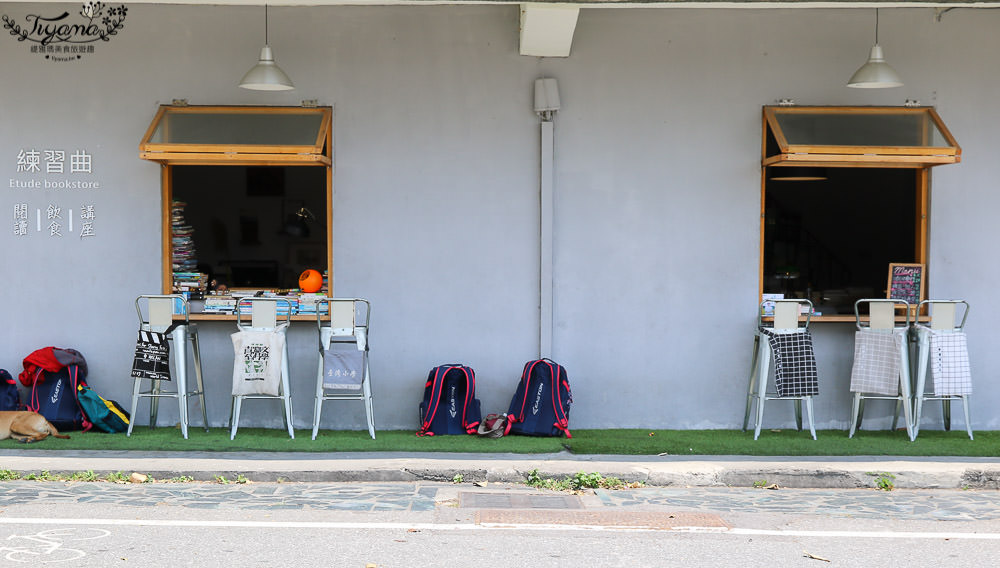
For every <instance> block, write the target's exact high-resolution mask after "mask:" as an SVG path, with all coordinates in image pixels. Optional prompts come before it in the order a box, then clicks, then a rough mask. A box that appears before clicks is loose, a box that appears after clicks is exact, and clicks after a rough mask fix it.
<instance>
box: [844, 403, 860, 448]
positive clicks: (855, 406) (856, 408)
mask: <svg viewBox="0 0 1000 568" xmlns="http://www.w3.org/2000/svg"><path fill="white" fill-rule="evenodd" d="M860 417H861V393H859V392H856V393H854V402H853V403H852V404H851V430H850V432H848V434H847V437H848V438H853V437H854V432H855V431H857V429H858V426H859V424H860Z"/></svg>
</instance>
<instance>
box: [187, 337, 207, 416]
mask: <svg viewBox="0 0 1000 568" xmlns="http://www.w3.org/2000/svg"><path fill="white" fill-rule="evenodd" d="M190 336H191V351H192V352H193V353H194V376H195V380H197V381H198V400H199V401H200V402H201V419H202V420H203V422H202V424H204V426H205V431H206V432H208V407H206V406H205V382H204V381H203V380H202V374H201V342H200V341H199V340H198V333H197V332H192V333H191V334H190Z"/></svg>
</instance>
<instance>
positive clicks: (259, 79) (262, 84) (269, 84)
mask: <svg viewBox="0 0 1000 568" xmlns="http://www.w3.org/2000/svg"><path fill="white" fill-rule="evenodd" d="M240 87H242V88H244V89H250V90H252V91H288V90H291V89H294V88H295V85H294V84H292V80H291V79H289V78H288V75H285V72H284V71H282V70H281V67H278V64H277V63H275V62H274V54H273V53H272V52H271V46H270V45H268V42H267V4H264V47H263V48H261V50H260V60H259V61H257V64H256V65H254V66H253V67H251V68H250V70H249V71H247V74H246V75H244V76H243V80H242V81H240Z"/></svg>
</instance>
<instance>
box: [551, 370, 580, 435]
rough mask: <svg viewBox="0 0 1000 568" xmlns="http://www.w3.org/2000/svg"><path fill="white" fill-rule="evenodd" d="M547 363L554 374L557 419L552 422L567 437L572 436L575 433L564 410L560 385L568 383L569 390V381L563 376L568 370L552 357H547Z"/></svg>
mask: <svg viewBox="0 0 1000 568" xmlns="http://www.w3.org/2000/svg"><path fill="white" fill-rule="evenodd" d="M545 361H546V363H545V364H546V365H548V366H549V369H550V374H551V376H552V409H553V410H554V411H555V416H556V421H555V422H554V423H553V424H552V425H553V426H555V427H556V428H558V429H559V430H561V431H562V433H563V434H566V437H567V438H572V437H573V434H570V432H569V418H567V417H566V413H565V412H563V407H562V394H561V393H560V392H559V391H560V388H559V387H560V385H561V383H562V382H565V383H566V390H567V392H568V391H569V382H568V381H566V380H565V379H563V378H562V377H561V375H562V374H563V373H565V372H566V370H565V369H563V368H562V366H561V365H560V364H558V363H556V362H554V361H552V360H551V359H546V360H545Z"/></svg>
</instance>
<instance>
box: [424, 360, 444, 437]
mask: <svg viewBox="0 0 1000 568" xmlns="http://www.w3.org/2000/svg"><path fill="white" fill-rule="evenodd" d="M452 368H453V367H450V366H447V365H441V366H438V367H435V368H434V377H433V378H432V379H430V380H428V381H427V383H426V384H425V385H424V390H425V391H426V390H427V387H430V388H431V398H430V400H429V401H428V403H427V412H425V413H424V422H423V423H422V424H421V425H420V430H418V431H417V436H433V435H434V432H431V431H430V429H431V422H433V421H434V415H435V414H437V409H438V403H440V402H441V400H440V399H441V391H442V390H443V389H444V376H445V374H447V372H448V371H450V370H451V369H452Z"/></svg>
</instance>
